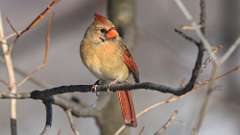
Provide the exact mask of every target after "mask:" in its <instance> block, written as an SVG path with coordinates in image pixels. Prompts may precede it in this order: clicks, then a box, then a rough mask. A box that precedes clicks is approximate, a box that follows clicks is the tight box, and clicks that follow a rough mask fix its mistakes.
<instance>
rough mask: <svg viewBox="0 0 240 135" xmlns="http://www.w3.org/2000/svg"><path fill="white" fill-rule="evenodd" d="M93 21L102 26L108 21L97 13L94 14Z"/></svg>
mask: <svg viewBox="0 0 240 135" xmlns="http://www.w3.org/2000/svg"><path fill="white" fill-rule="evenodd" d="M95 20H96V21H98V22H100V23H102V24H108V19H107V18H106V17H104V16H102V15H100V14H99V13H95Z"/></svg>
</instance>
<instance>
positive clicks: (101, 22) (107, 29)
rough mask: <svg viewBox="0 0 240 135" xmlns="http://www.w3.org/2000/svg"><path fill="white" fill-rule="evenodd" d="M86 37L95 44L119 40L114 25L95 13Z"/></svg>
mask: <svg viewBox="0 0 240 135" xmlns="http://www.w3.org/2000/svg"><path fill="white" fill-rule="evenodd" d="M86 36H87V37H89V39H91V40H93V42H95V43H103V42H106V41H114V40H119V38H120V37H119V34H118V32H117V29H116V27H115V25H114V24H113V23H112V22H111V21H110V20H108V19H107V18H106V17H104V16H102V15H100V14H98V13H95V19H94V21H93V23H92V24H91V25H90V27H89V28H88V30H87V32H86Z"/></svg>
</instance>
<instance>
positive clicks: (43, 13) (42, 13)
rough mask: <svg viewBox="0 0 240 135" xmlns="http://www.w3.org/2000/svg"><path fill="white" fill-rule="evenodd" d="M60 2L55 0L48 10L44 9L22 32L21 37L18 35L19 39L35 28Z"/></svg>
mask: <svg viewBox="0 0 240 135" xmlns="http://www.w3.org/2000/svg"><path fill="white" fill-rule="evenodd" d="M58 2H59V0H53V1H52V2H51V3H50V4H49V5H48V6H47V8H46V9H44V10H43V11H42V12H41V13H40V14H39V15H38V16H37V17H36V18H35V19H34V20H33V21H32V22H31V23H30V24H29V25H28V26H27V27H26V28H25V29H24V30H22V31H21V32H20V33H19V35H17V38H19V37H20V36H22V35H23V34H24V33H26V32H27V31H29V30H30V29H32V28H34V27H35V26H36V25H37V24H38V23H39V22H40V21H41V20H42V19H43V18H44V17H45V16H46V15H47V14H48V13H49V12H50V11H51V9H52V8H53V6H54V5H56V4H57V3H58Z"/></svg>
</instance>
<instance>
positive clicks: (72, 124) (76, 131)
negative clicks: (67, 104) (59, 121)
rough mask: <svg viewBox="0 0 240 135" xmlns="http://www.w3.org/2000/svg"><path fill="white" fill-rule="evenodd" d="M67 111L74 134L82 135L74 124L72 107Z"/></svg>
mask: <svg viewBox="0 0 240 135" xmlns="http://www.w3.org/2000/svg"><path fill="white" fill-rule="evenodd" d="M65 113H66V115H67V117H68V121H69V123H70V126H71V129H72V131H73V134H74V135H80V133H79V132H78V130H77V129H76V128H75V126H74V123H73V116H72V112H71V110H70V109H68V110H65Z"/></svg>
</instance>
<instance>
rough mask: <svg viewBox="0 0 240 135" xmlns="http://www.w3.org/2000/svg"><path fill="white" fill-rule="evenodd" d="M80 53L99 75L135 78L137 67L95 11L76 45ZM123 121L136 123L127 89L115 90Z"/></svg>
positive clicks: (114, 77)
mask: <svg viewBox="0 0 240 135" xmlns="http://www.w3.org/2000/svg"><path fill="white" fill-rule="evenodd" d="M80 56H81V59H82V61H83V63H84V64H85V65H86V67H87V68H88V69H89V70H90V71H91V72H92V73H93V74H94V75H95V76H96V77H97V78H99V79H101V80H109V81H119V82H123V81H126V80H127V79H128V77H129V75H130V73H132V74H133V76H134V78H135V81H136V82H138V81H139V78H138V69H137V66H136V64H135V63H134V61H133V59H132V57H131V55H130V53H129V51H128V49H127V47H126V45H125V44H124V43H123V40H122V39H121V37H120V36H119V35H118V33H117V31H116V29H115V26H114V25H113V24H112V22H110V21H109V20H108V19H106V18H105V17H103V16H100V15H95V20H94V22H93V23H92V24H91V25H90V26H89V28H88V30H87V32H86V33H85V36H84V38H83V40H82V42H81V45H80ZM117 95H118V99H119V103H120V106H121V110H122V114H123V117H124V121H125V123H126V124H127V125H130V126H134V127H135V126H137V124H136V116H135V111H134V107H133V101H132V98H131V93H130V92H128V91H118V92H117Z"/></svg>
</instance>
